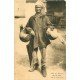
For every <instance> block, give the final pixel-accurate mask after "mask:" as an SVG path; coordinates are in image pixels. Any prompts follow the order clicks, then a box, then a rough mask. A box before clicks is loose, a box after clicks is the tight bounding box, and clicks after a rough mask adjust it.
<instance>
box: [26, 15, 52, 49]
mask: <svg viewBox="0 0 80 80" xmlns="http://www.w3.org/2000/svg"><path fill="white" fill-rule="evenodd" d="M50 25H52V24H51V22H50V21H49V18H48V17H47V16H46V15H42V14H40V15H37V14H35V15H34V16H32V17H30V19H29V21H28V23H27V25H26V29H27V28H28V27H30V28H32V29H33V31H34V32H35V36H34V38H33V40H32V39H31V40H30V42H33V48H34V49H35V48H37V47H41V48H44V47H46V46H47V45H48V44H49V43H50V41H49V39H48V38H47V36H46V30H47V28H48V27H50Z"/></svg>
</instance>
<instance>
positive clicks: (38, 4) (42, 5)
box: [35, 1, 44, 7]
mask: <svg viewBox="0 0 80 80" xmlns="http://www.w3.org/2000/svg"><path fill="white" fill-rule="evenodd" d="M35 7H44V4H43V2H41V1H37V2H36V3H35Z"/></svg>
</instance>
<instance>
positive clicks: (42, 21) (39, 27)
mask: <svg viewBox="0 0 80 80" xmlns="http://www.w3.org/2000/svg"><path fill="white" fill-rule="evenodd" d="M42 9H43V6H42V5H41V4H37V5H35V12H36V14H35V15H33V16H32V17H30V19H29V21H28V23H27V25H26V30H27V31H28V30H30V29H32V30H31V31H30V34H31V35H32V36H33V37H32V38H31V39H30V43H29V45H28V46H27V48H28V54H29V55H30V54H31V55H32V67H31V69H30V72H32V71H34V70H36V69H38V66H39V62H38V58H37V52H38V48H39V49H40V52H41V73H42V75H43V77H46V75H47V72H46V47H47V45H48V44H49V43H50V41H49V39H48V38H47V35H46V30H47V29H48V28H50V26H51V25H52V24H51V22H50V21H49V18H48V17H47V16H46V15H44V14H42ZM51 29H52V28H51ZM31 55H30V56H29V58H30V57H31Z"/></svg>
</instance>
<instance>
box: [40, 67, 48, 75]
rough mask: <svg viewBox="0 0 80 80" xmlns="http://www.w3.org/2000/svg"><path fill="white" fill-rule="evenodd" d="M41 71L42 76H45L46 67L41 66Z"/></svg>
mask: <svg viewBox="0 0 80 80" xmlns="http://www.w3.org/2000/svg"><path fill="white" fill-rule="evenodd" d="M41 73H42V76H43V77H46V76H47V72H46V67H45V66H42V67H41Z"/></svg>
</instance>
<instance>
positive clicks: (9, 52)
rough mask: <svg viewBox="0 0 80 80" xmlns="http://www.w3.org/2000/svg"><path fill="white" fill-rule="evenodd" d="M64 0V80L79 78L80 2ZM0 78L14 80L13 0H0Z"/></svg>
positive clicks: (77, 0) (76, 79) (0, 79)
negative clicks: (65, 3)
mask: <svg viewBox="0 0 80 80" xmlns="http://www.w3.org/2000/svg"><path fill="white" fill-rule="evenodd" d="M66 1H67V5H66V6H67V7H66V8H67V26H66V27H67V30H66V31H67V32H66V34H67V40H66V41H67V46H66V48H67V51H66V55H67V66H66V67H67V74H66V80H80V9H79V7H80V3H79V0H66ZM0 80H14V0H0Z"/></svg>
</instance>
